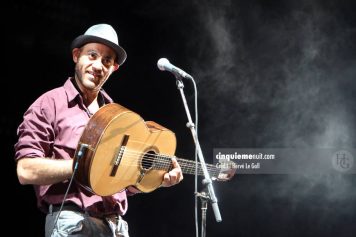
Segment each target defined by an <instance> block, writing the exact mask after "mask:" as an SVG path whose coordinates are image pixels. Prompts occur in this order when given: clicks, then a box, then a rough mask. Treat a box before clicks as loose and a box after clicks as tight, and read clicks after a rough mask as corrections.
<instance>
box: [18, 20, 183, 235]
mask: <svg viewBox="0 0 356 237" xmlns="http://www.w3.org/2000/svg"><path fill="white" fill-rule="evenodd" d="M71 49H72V58H73V61H74V63H75V75H74V77H69V78H68V79H67V80H66V82H65V83H64V85H63V86H62V87H59V88H55V89H53V90H50V91H48V92H46V93H44V94H43V95H41V96H40V97H39V98H38V99H37V100H36V101H35V102H34V103H33V104H32V105H31V106H30V107H29V108H28V110H27V111H26V113H25V114H24V120H23V122H22V123H21V124H20V126H19V127H18V137H19V139H18V142H17V143H16V144H15V159H16V161H17V175H18V178H19V181H20V183H21V184H32V185H34V187H35V192H36V197H37V205H38V207H39V208H40V209H41V210H42V211H44V212H46V213H48V214H47V216H46V228H45V232H46V236H128V230H127V223H126V222H125V221H124V220H123V219H122V217H121V216H122V215H124V214H125V212H126V210H127V194H129V195H131V194H133V193H136V192H138V190H137V189H135V188H134V187H128V188H127V189H126V190H123V191H121V192H119V193H116V194H114V195H112V196H105V197H101V196H98V195H94V194H93V193H92V192H89V191H88V190H86V189H84V188H83V187H81V186H80V185H78V184H76V183H72V185H69V184H71V182H69V180H70V179H71V177H72V174H73V157H74V154H75V150H76V148H77V145H78V141H79V139H80V136H81V134H82V132H83V130H84V128H85V125H86V124H87V123H88V121H89V119H90V117H91V116H92V115H93V114H94V113H95V112H96V111H98V110H99V108H100V107H101V106H103V105H105V104H108V103H112V102H113V100H112V99H111V98H110V97H109V95H108V94H107V93H106V92H105V91H104V90H103V89H102V86H103V85H104V83H105V82H106V81H107V80H108V78H109V77H110V75H111V74H112V73H113V72H114V71H116V70H117V69H118V68H119V66H121V65H122V64H123V63H124V61H125V60H126V52H125V50H124V49H123V48H122V47H121V46H120V45H119V41H118V36H117V34H116V31H115V30H114V29H113V28H112V26H110V25H108V24H98V25H94V26H91V27H90V28H89V29H88V30H87V31H86V32H85V33H84V34H83V35H80V36H78V37H77V38H76V39H74V41H73V42H72V45H71ZM172 166H173V169H172V170H171V171H169V172H167V173H166V174H164V178H163V180H162V186H164V187H169V186H172V185H175V184H177V183H179V182H180V181H181V180H182V179H183V175H182V171H181V168H180V166H179V164H178V163H177V161H176V160H175V159H173V160H172ZM62 201H64V205H63V208H62V209H61V208H60V207H61V203H62Z"/></svg>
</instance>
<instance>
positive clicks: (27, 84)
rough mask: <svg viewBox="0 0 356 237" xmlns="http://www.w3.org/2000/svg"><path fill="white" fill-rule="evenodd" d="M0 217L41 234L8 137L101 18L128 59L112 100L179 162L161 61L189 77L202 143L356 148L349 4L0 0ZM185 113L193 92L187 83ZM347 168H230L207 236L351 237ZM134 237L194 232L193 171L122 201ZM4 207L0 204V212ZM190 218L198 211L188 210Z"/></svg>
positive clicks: (354, 209) (178, 123) (183, 132)
mask: <svg viewBox="0 0 356 237" xmlns="http://www.w3.org/2000/svg"><path fill="white" fill-rule="evenodd" d="M1 11H2V14H1V15H2V17H1V18H2V19H1V25H0V26H1V31H2V33H1V38H2V44H1V46H2V47H1V49H2V50H1V52H3V54H2V55H3V56H4V57H2V63H1V64H2V72H3V73H2V81H1V86H2V88H3V89H2V93H1V97H2V98H1V101H2V107H3V110H2V111H3V112H2V114H1V118H0V123H1V128H0V133H1V137H2V141H3V145H2V149H1V150H2V151H1V152H2V154H1V159H2V160H3V166H2V167H3V169H2V172H1V176H2V177H1V178H2V180H3V190H2V199H3V203H2V207H3V212H2V215H3V219H5V220H6V222H5V224H4V225H3V226H4V227H5V228H6V226H10V225H13V226H16V228H12V229H8V231H10V232H11V233H12V235H14V236H24V235H26V236H43V225H44V215H42V214H41V213H40V212H39V211H38V210H37V209H36V203H35V196H34V192H33V190H32V187H31V186H21V185H20V184H19V183H18V180H17V177H16V169H15V163H14V161H13V155H14V152H13V145H14V143H15V142H16V128H17V126H18V124H19V123H20V122H21V120H22V114H23V113H24V112H25V110H26V109H27V107H28V106H29V105H30V104H31V103H32V102H33V101H34V100H35V99H36V98H37V97H38V96H39V95H41V94H42V93H43V92H45V91H47V90H49V89H52V88H54V87H57V86H61V85H62V84H63V83H64V81H65V79H66V78H67V77H68V76H72V73H73V68H74V64H73V62H72V59H71V53H70V50H69V46H70V43H71V41H72V40H73V39H74V38H75V37H76V36H78V35H79V34H83V33H84V32H85V30H86V29H87V28H88V27H89V26H91V25H93V24H97V23H103V22H105V23H109V24H112V25H113V26H114V27H115V28H116V29H117V31H118V34H119V39H120V44H121V45H122V46H123V47H124V48H125V49H126V51H127V53H128V58H127V61H126V62H125V63H124V65H123V66H122V67H121V68H120V69H119V71H118V72H116V73H115V74H113V75H112V77H111V79H110V80H109V81H108V82H107V84H105V86H104V88H105V89H106V91H107V92H109V94H110V95H111V96H112V97H113V98H114V99H115V101H116V102H118V103H120V104H122V105H124V106H125V107H127V108H129V109H131V110H133V111H135V112H137V113H139V114H140V115H141V116H142V117H143V118H144V119H145V120H153V121H156V122H157V123H160V124H162V125H163V126H165V127H167V128H170V129H171V130H172V131H174V132H175V133H176V136H177V151H176V155H177V156H178V157H183V158H186V159H194V146H193V140H192V138H191V134H190V131H189V130H188V129H187V128H186V127H185V124H186V122H187V118H186V115H185V112H184V108H183V105H182V102H181V98H180V95H179V92H178V90H177V89H176V85H175V78H174V76H173V75H171V74H170V73H168V72H162V71H159V70H158V68H157V66H156V63H157V60H158V59H159V58H161V57H166V58H168V59H169V60H170V61H171V63H173V64H175V65H176V66H178V67H180V68H182V69H184V70H185V71H187V72H189V73H190V74H191V75H193V77H194V78H195V80H196V83H197V87H198V104H199V138H200V143H201V146H202V149H203V152H204V155H205V159H206V161H207V162H208V163H213V149H214V148H243V147H249V148H262V147H265V148H266V147H267V148H268V147H270V148H280V147H296V148H299V147H301V148H310V147H311V148H328V147H337V148H338V147H340V148H345V147H346V148H347V147H354V144H355V116H356V110H355V97H356V96H355V91H356V84H355V83H354V80H355V76H356V69H355V65H356V64H355V63H356V40H355V36H356V14H355V12H356V3H355V2H354V1H349V0H348V1H346V0H338V1H331V0H326V1H322V0H320V1H308V0H302V1H272V0H271V1H257V0H251V1H242V0H241V1H240V0H237V1H212V0H207V1H198V0H193V1H178V0H174V1H173V0H172V1H152V0H147V1H128V0H127V1H110V0H108V1H83V0H81V1H79V0H78V1H59V0H52V1H45V0H35V1H18V0H14V1H11V2H10V1H9V2H7V3H6V1H5V2H4V3H2V6H1ZM185 92H186V96H187V100H188V102H189V105H190V108H191V111H193V102H194V97H193V95H194V93H193V92H194V91H193V89H192V85H191V84H190V83H189V82H188V81H186V82H185ZM355 185H356V179H355V176H354V175H344V174H318V172H317V171H316V173H315V175H310V174H308V175H303V174H300V175H290V174H279V175H278V174H276V175H236V176H235V177H234V178H233V179H232V180H231V181H229V182H225V183H214V187H215V192H216V195H217V197H218V200H219V207H220V211H221V215H222V222H221V223H217V222H216V221H215V218H214V214H213V212H212V209H211V207H210V206H209V208H208V213H207V216H208V217H207V219H208V220H207V236H209V237H213V236H339V237H344V236H355V235H356V225H355V221H356V192H355V190H356V189H355ZM129 203H130V205H129V210H128V213H127V214H126V216H125V219H126V220H127V221H128V222H129V224H130V233H131V236H133V237H143V236H171V237H174V236H194V235H195V230H194V177H193V176H189V175H186V176H185V179H184V181H183V182H182V183H181V184H180V185H177V186H174V187H172V188H169V189H159V190H156V191H155V192H152V193H149V194H140V195H136V196H134V197H131V198H130V200H129ZM5 207H6V208H10V210H9V211H6V212H5V211H4V208H5ZM198 212H199V213H200V210H198Z"/></svg>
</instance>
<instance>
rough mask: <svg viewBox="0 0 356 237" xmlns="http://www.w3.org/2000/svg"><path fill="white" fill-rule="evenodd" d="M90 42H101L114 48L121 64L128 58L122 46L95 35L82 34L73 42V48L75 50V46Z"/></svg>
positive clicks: (117, 59)
mask: <svg viewBox="0 0 356 237" xmlns="http://www.w3.org/2000/svg"><path fill="white" fill-rule="evenodd" d="M88 43H101V44H105V45H106V46H108V47H110V48H112V49H113V50H114V51H115V53H116V62H117V63H118V64H119V65H122V64H123V63H124V62H125V60H126V57H127V54H126V51H125V50H124V49H123V48H122V47H121V46H119V45H117V44H114V43H113V42H111V41H109V40H106V39H103V38H100V37H97V36H93V35H80V36H78V37H77V38H75V39H74V40H73V42H72V44H71V50H73V49H74V48H80V47H82V46H83V45H85V44H88Z"/></svg>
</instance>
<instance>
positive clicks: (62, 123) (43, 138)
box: [15, 78, 127, 215]
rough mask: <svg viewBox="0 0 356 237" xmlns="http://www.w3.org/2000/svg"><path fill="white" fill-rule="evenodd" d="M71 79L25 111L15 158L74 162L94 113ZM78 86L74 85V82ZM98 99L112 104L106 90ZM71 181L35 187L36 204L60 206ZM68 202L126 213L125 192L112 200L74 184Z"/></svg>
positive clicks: (111, 211)
mask: <svg viewBox="0 0 356 237" xmlns="http://www.w3.org/2000/svg"><path fill="white" fill-rule="evenodd" d="M73 81H74V79H73V78H68V79H67V81H66V82H65V84H64V85H63V86H62V87H58V88H55V89H53V90H51V91H48V92H46V93H44V94H43V95H41V96H40V97H39V98H38V99H37V100H36V101H35V102H34V103H33V104H32V105H31V106H30V107H29V108H28V110H27V111H26V112H25V114H24V119H23V122H22V123H21V124H20V126H19V127H18V130H17V134H18V137H19V139H18V142H17V143H16V144H15V159H16V160H18V159H21V158H23V157H32V158H36V157H49V158H53V159H72V158H73V157H74V154H75V150H76V148H77V145H78V141H79V139H80V137H81V134H82V132H83V130H84V128H85V126H86V124H87V123H88V121H89V118H90V116H91V114H90V113H89V111H88V109H87V107H86V106H85V105H84V103H83V99H82V96H81V94H80V93H79V92H78V90H77V89H76V87H75V85H74V84H73ZM74 83H75V82H74ZM98 100H102V102H103V103H105V104H108V103H112V102H113V100H112V99H111V98H110V97H109V96H108V94H106V92H105V91H104V90H101V91H100V93H99V97H98ZM68 184H69V181H64V182H62V183H58V184H52V185H34V188H35V192H36V196H37V205H38V207H39V208H40V209H41V210H42V211H44V212H47V209H48V205H49V204H60V203H61V202H62V201H63V198H64V193H65V192H66V190H67V188H68ZM66 201H72V202H74V203H76V204H77V205H78V206H80V207H82V208H83V209H87V210H91V211H93V212H94V214H95V212H98V213H101V214H103V213H113V212H116V213H118V214H120V215H123V214H125V212H126V210H127V197H126V192H125V191H121V192H119V193H116V194H114V195H113V196H109V197H101V196H97V195H94V194H92V193H91V192H89V191H87V190H86V189H84V188H83V187H81V186H80V185H78V184H77V183H76V182H73V183H72V185H71V188H70V191H69V193H68V195H67V198H66Z"/></svg>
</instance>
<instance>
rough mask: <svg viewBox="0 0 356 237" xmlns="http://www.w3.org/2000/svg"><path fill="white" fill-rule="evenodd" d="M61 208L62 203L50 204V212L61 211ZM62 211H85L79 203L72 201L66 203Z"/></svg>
mask: <svg viewBox="0 0 356 237" xmlns="http://www.w3.org/2000/svg"><path fill="white" fill-rule="evenodd" d="M60 209H61V204H51V205H50V206H49V213H52V212H57V211H60ZM62 211H75V212H81V213H84V212H85V211H84V210H83V209H81V208H80V207H78V205H76V204H74V203H72V202H68V203H64V204H63V207H62Z"/></svg>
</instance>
